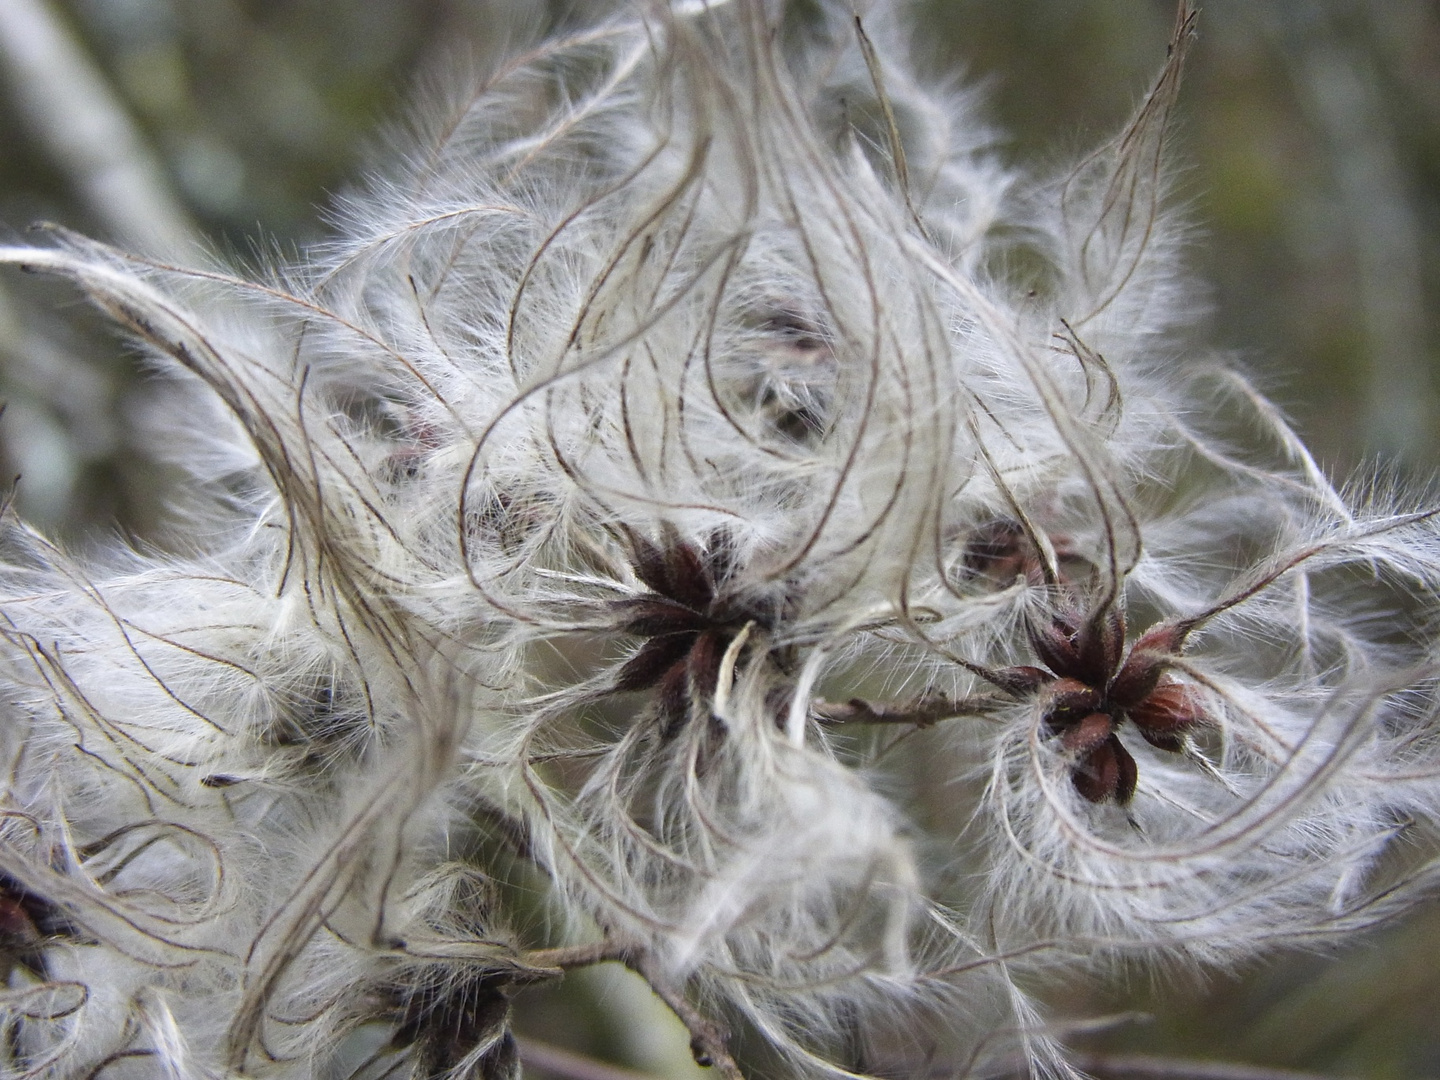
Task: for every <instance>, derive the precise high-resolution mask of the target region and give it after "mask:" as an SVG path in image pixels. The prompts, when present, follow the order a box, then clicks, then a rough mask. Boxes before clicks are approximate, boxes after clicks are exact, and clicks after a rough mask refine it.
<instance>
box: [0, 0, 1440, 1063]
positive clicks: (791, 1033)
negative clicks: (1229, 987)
mask: <svg viewBox="0 0 1440 1080" xmlns="http://www.w3.org/2000/svg"><path fill="white" fill-rule="evenodd" d="M1194 20H1195V16H1194V13H1193V12H1192V11H1191V10H1190V8H1189V6H1188V5H1187V4H1182V5H1181V7H1180V10H1179V12H1178V14H1177V18H1176V23H1175V29H1174V35H1173V39H1172V41H1171V44H1170V51H1169V55H1168V58H1167V59H1166V62H1165V66H1164V67H1163V69H1162V70H1161V72H1160V75H1159V77H1158V79H1157V80H1156V82H1155V84H1154V86H1153V88H1152V89H1151V91H1150V93H1149V94H1148V95H1147V96H1146V98H1145V100H1144V102H1143V104H1142V105H1141V107H1140V109H1139V110H1138V112H1137V113H1136V115H1135V117H1134V118H1133V119H1132V120H1131V121H1130V123H1129V124H1128V125H1127V126H1126V127H1125V128H1124V129H1123V130H1122V131H1121V132H1120V133H1119V134H1118V135H1117V136H1116V137H1115V138H1114V140H1112V141H1111V142H1110V143H1108V144H1106V145H1105V146H1102V147H1101V148H1099V149H1098V150H1096V151H1095V152H1094V153H1092V154H1090V155H1089V156H1087V157H1086V158H1085V159H1084V160H1082V161H1081V162H1080V163H1079V164H1077V165H1076V166H1075V167H1074V168H1073V169H1071V170H1069V171H1067V172H1063V173H1061V174H1059V175H1056V176H1051V177H1042V178H1039V179H1035V178H1028V177H1024V176H1020V175H1018V174H1015V173H1012V172H1011V171H1010V170H1008V169H1007V168H1005V167H1003V166H1002V165H1001V164H1000V163H999V162H998V161H997V159H996V158H995V156H994V155H993V154H992V153H991V151H990V150H989V142H990V136H989V134H988V131H987V128H986V126H985V125H984V123H983V122H982V121H981V120H980V119H979V118H977V116H976V115H975V113H974V103H973V102H972V100H971V98H970V97H969V96H967V95H966V94H965V93H964V92H961V91H955V90H937V89H934V88H931V87H928V86H926V85H925V84H924V83H923V82H922V80H920V79H919V77H918V76H916V75H915V74H914V73H913V64H912V62H911V60H910V59H909V58H908V55H907V49H906V41H907V38H906V30H905V28H904V26H903V25H901V23H900V22H899V20H898V19H897V18H896V16H895V13H894V12H893V11H892V10H890V8H889V7H888V6H877V7H876V8H875V9H874V10H866V9H859V10H856V9H852V8H851V7H849V6H846V5H845V4H842V3H839V2H833V3H832V2H828V0H827V2H825V3H821V4H800V3H793V4H790V3H780V2H766V0H729V2H728V3H724V2H716V3H699V2H693V3H692V2H684V3H681V2H677V3H674V4H672V5H669V6H665V5H662V4H658V3H650V4H635V5H631V6H628V7H626V8H624V9H622V10H620V11H619V12H617V13H615V14H612V15H609V16H607V17H605V18H603V19H601V20H599V21H597V22H595V23H593V24H591V25H588V26H586V27H583V28H581V29H576V30H573V31H571V32H569V33H568V34H567V35H566V36H562V37H558V38H554V39H550V40H545V41H541V42H537V43H535V44H533V45H532V46H530V47H529V48H527V49H526V50H524V51H522V52H520V53H518V54H517V55H515V56H514V57H512V58H511V59H509V60H508V61H506V62H504V63H503V64H502V65H500V66H498V67H496V68H494V69H493V70H489V71H486V72H483V73H480V74H478V75H476V76H475V77H474V78H473V80H472V81H470V82H466V83H464V84H463V85H457V86H456V87H455V88H454V90H453V91H452V92H451V93H450V94H448V95H433V96H432V98H431V100H429V101H427V102H426V103H425V104H424V105H423V106H422V107H421V109H420V110H419V111H418V113H417V119H416V122H415V124H414V130H413V131H412V132H411V134H410V135H409V136H407V139H408V142H407V144H406V146H405V147H404V148H403V151H402V152H400V153H397V154H396V155H395V161H396V165H395V167H394V168H393V169H392V170H391V171H389V172H386V173H383V174H381V175H378V176H376V177H374V178H372V179H371V180H370V181H369V183H368V184H367V185H366V186H365V187H364V188H363V189H361V190H359V191H357V192H355V193H353V194H352V195H350V196H349V197H348V198H346V199H345V200H344V201H343V202H342V203H341V204H340V206H339V207H338V209H337V210H336V213H335V232H334V236H333V238H332V239H331V240H330V241H328V242H327V243H325V244H322V245H320V246H318V247H316V248H314V249H312V250H310V251H309V252H307V253H306V255H305V257H304V258H303V259H301V260H298V261H295V262H293V263H289V264H286V265H283V266H280V267H279V268H277V269H275V270H273V271H272V272H271V273H269V274H268V275H264V276H256V277H247V276H243V275H236V274H234V273H231V272H229V271H226V270H224V269H221V268H219V267H217V266H211V267H201V268H182V267H179V266H174V265H169V264H166V263H161V262H157V261H154V260H148V259H142V258H138V257H134V256H129V255H126V254H124V253H122V252H119V251H116V250H113V249H110V248H107V247H104V246H102V245H100V244H98V243H95V242H92V241H89V240H86V239H84V238H81V237H78V236H75V235H71V234H68V233H63V232H59V231H56V232H53V233H52V235H51V237H50V241H51V242H49V243H48V244H42V245H37V246H32V247H8V248H3V249H0V260H3V261H4V262H7V263H11V264H15V265H19V266H21V267H25V268H28V269H31V270H35V271H40V272H45V273H50V274H56V275H59V276H61V277H64V278H68V279H70V280H71V281H72V282H73V283H74V284H75V286H76V287H77V288H78V289H80V290H81V291H82V292H83V293H84V294H85V295H86V296H87V297H89V298H90V300H92V301H93V302H94V303H95V304H96V305H97V306H98V307H99V308H100V309H101V310H102V311H103V312H105V313H106V314H107V315H108V316H110V317H111V318H112V319H113V320H114V321H115V322H116V324H117V325H118V326H119V327H121V328H122V329H123V330H124V331H125V332H126V333H127V334H128V335H130V336H131V337H132V338H133V339H135V340H137V341H139V342H141V343H142V344H143V345H144V346H145V348H146V349H147V351H148V353H149V355H150V356H151V358H152V361H153V364H154V366H155V367H156V369H157V370H158V371H159V372H161V373H163V374H164V375H166V376H168V377H169V378H170V379H171V380H172V381H173V382H174V383H175V384H176V388H177V389H176V394H177V396H176V398H175V400H177V401H180V400H183V401H184V402H186V407H185V415H184V416H183V417H180V416H177V417H176V425H177V430H178V429H179V428H180V427H181V425H182V424H183V425H185V427H184V430H183V431H181V432H180V433H178V434H177V435H176V438H177V439H184V440H186V445H187V446H189V447H191V452H189V453H187V454H186V455H185V456H186V461H187V463H188V464H189V465H190V467H191V474H192V475H191V479H190V484H191V487H192V488H193V491H192V492H191V494H190V496H189V498H188V501H187V505H193V506H195V507H198V508H199V509H195V510H193V511H192V513H194V514H195V520H194V530H193V537H194V540H193V548H192V550H190V551H189V552H187V553H183V554H171V555H157V554H153V553H148V552H138V551H130V550H118V549H117V550H113V551H111V552H109V553H108V554H105V555H100V556H94V557H90V558H87V559H78V558H75V557H72V556H71V555H69V554H67V553H66V552H64V551H63V550H60V549H59V548H57V547H56V546H54V545H52V544H51V543H50V542H48V541H47V540H46V539H45V538H43V537H42V536H40V535H38V534H36V533H35V532H33V531H31V530H30V529H28V528H27V527H26V526H25V525H24V524H22V523H21V522H20V521H18V520H17V519H16V518H15V516H14V515H13V514H12V513H9V512H7V513H6V514H5V517H4V522H3V528H4V536H3V551H0V559H3V566H0V686H3V696H4V701H5V707H6V709H7V715H8V718H9V722H8V723H7V724H6V725H5V728H4V734H3V736H0V738H3V745H4V748H5V752H6V754H7V758H8V761H9V769H8V777H9V779H8V786H7V788H6V801H5V808H4V811H3V814H0V936H3V941H4V945H5V952H4V955H5V956H6V957H7V958H8V964H9V969H8V970H9V975H8V978H9V982H8V984H7V985H8V988H7V989H5V990H4V991H3V993H0V1002H3V1007H4V1008H5V1009H6V1010H7V1012H6V1014H5V1016H6V1020H5V1022H6V1025H7V1027H6V1030H7V1032H10V1033H12V1036H13V1037H12V1038H11V1039H10V1041H9V1042H8V1044H7V1048H6V1049H5V1051H4V1052H3V1055H0V1056H3V1059H4V1060H3V1066H0V1075H3V1076H6V1077H15V1078H20V1077H25V1078H30V1077H37V1078H38V1077H57V1078H58V1077H62V1076H64V1077H70V1076H87V1075H88V1076H98V1075H100V1074H101V1073H106V1072H108V1073H111V1074H120V1073H124V1074H125V1075H131V1074H134V1075H142V1074H143V1075H162V1074H163V1075H175V1076H180V1075H184V1076H191V1075H193V1076H215V1077H220V1076H236V1075H246V1076H251V1075H253V1076H277V1077H279V1076H310V1075H317V1074H318V1075H327V1076H329V1075H334V1076H348V1077H352V1078H354V1080H362V1078H368V1080H378V1078H380V1077H396V1076H408V1077H414V1078H417V1080H418V1078H431V1077H462V1076H464V1077H470V1076H473V1077H483V1078H499V1077H510V1076H514V1075H516V1074H517V1069H518V1055H517V1048H516V1042H515V1039H514V1037H513V1036H512V1034H511V1032H510V1017H511V1012H512V1008H513V1003H514V1001H515V1000H516V998H517V995H520V994H522V992H523V991H524V990H525V988H526V987H528V986H531V985H534V984H538V983H544V982H547V981H550V980H554V979H556V978H559V977H560V976H561V975H562V974H563V973H564V972H565V971H566V970H569V969H572V968H576V967H581V966H586V965H590V964H599V963H607V962H613V963H619V964H623V965H626V966H627V967H629V968H630V969H632V970H633V971H634V972H636V973H638V974H639V975H640V976H641V977H643V978H644V979H645V980H647V981H648V983H649V984H650V986H651V987H652V988H653V989H654V990H655V991H656V993H657V994H658V995H659V997H660V998H661V999H662V1000H663V1001H664V1002H665V1004H666V1005H668V1006H669V1007H670V1008H671V1009H672V1010H673V1011H674V1012H675V1014H676V1015H677V1016H678V1017H679V1018H680V1019H681V1020H682V1021H683V1022H684V1023H685V1025H686V1026H687V1027H688V1029H689V1032H690V1035H691V1036H692V1038H693V1042H692V1046H693V1048H694V1051H695V1054H696V1057H697V1060H701V1061H702V1062H704V1063H709V1064H713V1065H714V1066H715V1068H716V1069H717V1070H718V1071H719V1073H720V1074H721V1075H722V1076H726V1077H730V1078H734V1077H738V1076H741V1075H743V1070H744V1068H745V1067H746V1066H745V1065H744V1062H745V1061H747V1060H749V1058H748V1057H747V1055H746V1054H738V1056H737V1053H736V1052H732V1048H731V1040H730V1039H729V1036H730V1035H731V1034H732V1033H737V1032H739V1033H743V1034H744V1035H745V1036H746V1037H747V1039H748V1040H749V1042H748V1043H747V1045H748V1046H750V1047H751V1048H752V1049H751V1050H750V1051H749V1054H750V1056H753V1057H755V1059H756V1060H760V1055H762V1053H770V1054H773V1055H775V1056H776V1057H777V1059H778V1060H783V1061H784V1062H786V1063H787V1064H788V1067H789V1068H791V1069H792V1070H793V1071H794V1072H795V1073H796V1074H806V1075H811V1074H813V1075H831V1076H853V1075H864V1074H870V1073H877V1074H883V1075H915V1074H917V1073H916V1070H920V1069H924V1068H936V1069H939V1070H940V1071H941V1072H943V1073H944V1074H945V1075H954V1076H967V1075H985V1074H993V1073H994V1072H996V1071H997V1070H999V1069H1002V1068H1014V1067H1015V1065H1016V1063H1017V1061H1019V1062H1024V1063H1025V1065H1026V1067H1028V1068H1030V1069H1032V1070H1033V1071H1034V1072H1035V1073H1036V1074H1041V1075H1062V1076H1063V1075H1068V1074H1069V1072H1070V1068H1069V1066H1068V1065H1067V1064H1066V1063H1065V1060H1064V1057H1063V1054H1062V1053H1061V1051H1060V1049H1059V1047H1058V1045H1057V1043H1056V1042H1055V1029H1054V1028H1053V1027H1051V1026H1050V1025H1049V1022H1048V1021H1047V1020H1046V1019H1045V1017H1044V1014H1043V1011H1042V1008H1041V1006H1040V1005H1039V1004H1037V1003H1036V1002H1035V1001H1033V1000H1032V997H1031V995H1032V994H1034V993H1036V992H1037V991H1040V992H1041V996H1043V988H1044V986H1045V985H1046V981H1047V980H1051V979H1054V978H1055V977H1056V976H1057V974H1063V973H1069V972H1074V971H1077V970H1086V971H1090V970H1096V969H1104V968H1107V967H1110V966H1113V965H1118V964H1122V963H1132V962H1151V963H1156V964H1169V965H1174V964H1178V963H1189V964H1229V963H1235V962H1237V961H1239V960H1241V959H1243V958H1246V957H1250V956H1253V955H1255V954H1257V953H1258V952H1260V951H1263V950H1265V949H1267V948H1270V947H1272V946H1274V945H1276V944H1278V943H1285V942H1300V941H1309V940H1312V939H1316V938H1321V937H1332V936H1337V935H1344V934H1346V933H1351V932H1354V931H1357V930H1359V929H1361V928H1364V927H1367V926H1370V925H1372V924H1374V923H1375V922H1377V921H1378V920H1381V919H1384V918H1386V917H1388V916H1390V915H1391V914H1393V913H1395V912H1397V911H1400V910H1402V909H1404V908H1405V907H1406V906H1407V905H1409V904H1410V903H1412V902H1413V901H1414V900H1415V899H1416V898H1418V897H1421V896H1425V895H1429V894H1430V893H1431V892H1433V886H1434V878H1435V874H1436V863H1435V862H1434V855H1433V852H1432V851H1431V850H1430V849H1429V848H1427V846H1426V841H1424V840H1423V839H1418V838H1423V837H1424V836H1425V835H1426V834H1427V833H1428V831H1429V827H1430V825H1431V824H1432V823H1433V821H1434V819H1435V817H1436V814H1437V812H1440V771H1437V770H1440V760H1437V749H1440V748H1437V734H1440V727H1437V724H1436V701H1435V689H1436V677H1437V674H1440V672H1437V667H1436V661H1435V654H1434V643H1433V632H1432V628H1433V626H1434V625H1435V615H1436V612H1435V611H1434V610H1432V608H1433V606H1434V599H1433V598H1434V597H1435V595H1436V593H1437V588H1440V538H1437V535H1436V532H1437V529H1436V523H1435V518H1434V515H1435V513H1436V511H1435V510H1434V509H1432V508H1430V507H1429V506H1428V505H1427V504H1426V503H1425V502H1424V501H1423V500H1421V499H1419V498H1417V497H1416V496H1414V495H1410V494H1407V493H1405V492H1403V491H1400V490H1391V489H1388V488H1386V487H1384V486H1383V485H1380V484H1377V483H1372V484H1370V485H1368V486H1367V487H1365V488H1360V487H1358V486H1357V487H1354V488H1351V489H1348V490H1342V489H1339V488H1337V487H1335V486H1332V484H1331V483H1330V481H1329V480H1328V479H1327V478H1326V477H1325V475H1324V473H1323V472H1322V471H1321V470H1320V469H1319V468H1318V467H1317V466H1316V465H1315V463H1314V462H1313V461H1312V459H1311V458H1310V456H1309V455H1308V453H1307V452H1306V450H1305V448H1304V446H1303V445H1302V444H1301V443H1300V442H1299V440H1298V439H1297V438H1296V437H1295V435H1294V434H1293V433H1292V432H1291V431H1290V430H1289V428H1288V427H1286V425H1285V423H1284V421H1283V420H1282V419H1281V417H1280V416H1279V414H1278V412H1277V410H1276V409H1275V408H1274V407H1273V406H1272V405H1270V404H1269V403H1268V402H1267V401H1266V400H1265V399H1264V398H1263V397H1262V396H1261V395H1260V394H1259V393H1257V392H1256V391H1255V389H1253V388H1252V387H1251V386H1250V385H1249V384H1248V383H1247V382H1246V381H1245V380H1244V379H1243V378H1242V377H1241V376H1240V375H1239V374H1237V373H1235V372H1233V371H1230V370H1227V369H1226V368H1225V367H1223V366H1222V365H1220V364H1218V363H1216V362H1213V361H1211V360H1210V359H1208V358H1207V357H1206V356H1205V355H1204V354H1203V353H1198V352H1197V351H1196V350H1195V347H1194V346H1193V345H1192V344H1190V343H1189V342H1188V341H1187V338H1186V333H1187V328H1188V325H1189V323H1190V321H1191V319H1192V317H1193V315H1194V310H1193V305H1192V304H1191V302H1190V301H1189V299H1188V297H1189V295H1190V293H1191V291H1192V290H1191V287H1190V285H1189V284H1188V282H1187V280H1186V279H1185V277H1184V275H1183V273H1182V270H1181V267H1180V242H1179V234H1180V226H1179V224H1178V223H1177V222H1176V221H1174V220H1173V219H1172V217H1171V216H1170V215H1169V213H1168V212H1167V210H1166V207H1165V195H1166V178H1167V173H1166V166H1165V137H1166V129H1167V124H1168V122H1169V117H1170V112H1171V108H1172V105H1173V104H1174V101H1175V98H1176V94H1177V93H1178V90H1179V83H1180V75H1181V69H1182V66H1183V63H1184V58H1185V54H1186V51H1187V49H1188V48H1189V46H1190V43H1191V40H1192V38H1193V34H1194ZM1019 268H1024V269H1023V270H1022V269H1019ZM180 395H184V396H183V397H181V396H180ZM1362 582H1363V583H1364V584H1365V586H1366V587H1365V589H1364V590H1363V591H1362V590H1361V589H1360V588H1359V587H1358V586H1359V585H1360V584H1361V583H1362ZM1402 835H1406V836H1407V837H1416V838H1417V839H1414V840H1408V839H1407V842H1406V843H1405V844H1404V845H1400V844H1397V843H1396V840H1397V838H1399V837H1401V836H1402ZM521 877H523V880H524V882H525V887H524V889H523V890H516V889H513V888H509V887H508V886H507V882H508V883H509V884H513V883H514V882H515V881H517V880H519V879H520V878H521ZM537 891H538V892H539V893H540V894H542V895H543V901H536V900H535V899H534V897H535V894H536V893H537ZM521 893H524V896H525V898H526V899H524V900H522V899H517V897H518V896H519V895H520V894H521ZM537 903H543V904H544V905H546V908H545V910H546V912H547V914H546V916H545V918H543V919H539V918H537V917H536V916H535V910H534V909H535V905H536V904H537ZM527 904H529V905H530V907H528V908H527V907H526V905H527ZM537 924H542V926H543V928H542V926H537ZM522 1000H523V999H522ZM376 1032H379V1033H380V1034H378V1035H377V1034H376ZM900 1033H906V1034H905V1035H903V1036H902V1035H901V1034H900ZM762 1045H763V1046H768V1047H769V1049H768V1050H767V1051H762V1050H760V1049H757V1048H758V1047H761V1046H762Z"/></svg>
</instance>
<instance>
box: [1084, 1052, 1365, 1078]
mask: <svg viewBox="0 0 1440 1080" xmlns="http://www.w3.org/2000/svg"><path fill="white" fill-rule="evenodd" d="M1071 1061H1072V1062H1073V1063H1074V1064H1075V1065H1076V1066H1078V1067H1079V1068H1080V1069H1082V1070H1084V1071H1085V1072H1087V1073H1090V1074H1091V1075H1092V1076H1094V1077H1096V1078H1097V1080H1339V1078H1336V1077H1327V1076H1322V1075H1320V1074H1317V1073H1306V1072H1297V1071H1295V1070H1293V1069H1276V1068H1269V1067H1267V1066H1264V1065H1247V1064H1244V1063H1242V1062H1233V1061H1200V1060H1194V1059H1190V1058H1174V1057H1161V1056H1158V1055H1154V1054H1074V1055H1072V1056H1071Z"/></svg>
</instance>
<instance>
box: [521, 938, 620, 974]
mask: <svg viewBox="0 0 1440 1080" xmlns="http://www.w3.org/2000/svg"><path fill="white" fill-rule="evenodd" d="M626 955H627V953H626V949H625V948H624V947H623V946H620V945H616V944H615V943H614V942H611V941H597V942H595V943H594V944H590V945H563V946H561V947H559V948H556V949H535V950H534V951H532V952H528V953H526V954H525V963H527V964H530V965H533V966H534V967H544V968H560V969H561V970H564V971H570V970H572V969H574V968H581V967H591V966H593V965H595V964H603V963H606V962H607V961H610V960H624V959H625V957H626Z"/></svg>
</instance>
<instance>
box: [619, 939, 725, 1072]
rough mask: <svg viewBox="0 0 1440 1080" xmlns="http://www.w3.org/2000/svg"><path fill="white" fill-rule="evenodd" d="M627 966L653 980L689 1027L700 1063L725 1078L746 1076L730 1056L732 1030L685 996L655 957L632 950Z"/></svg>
mask: <svg viewBox="0 0 1440 1080" xmlns="http://www.w3.org/2000/svg"><path fill="white" fill-rule="evenodd" d="M625 966H626V967H628V968H629V969H630V970H631V971H633V972H635V974H637V975H639V976H640V977H641V978H642V979H644V980H645V981H646V982H647V983H649V984H650V989H651V990H653V991H655V996H656V997H658V998H659V999H660V1000H661V1001H663V1002H665V1004H666V1005H668V1006H669V1007H670V1011H671V1012H673V1013H674V1014H675V1015H676V1016H677V1017H679V1019H680V1022H681V1023H682V1024H684V1025H685V1027H686V1029H687V1030H689V1032H690V1053H692V1054H693V1055H695V1063H696V1064H697V1065H703V1066H713V1067H714V1069H715V1072H716V1073H717V1074H718V1075H719V1076H721V1077H723V1078H724V1080H745V1074H744V1073H742V1072H741V1071H740V1066H739V1065H737V1064H736V1063H735V1059H734V1058H733V1057H731V1056H730V1050H729V1046H728V1044H729V1041H730V1033H729V1032H728V1031H726V1030H725V1028H724V1027H723V1026H721V1025H720V1024H718V1023H716V1022H715V1021H714V1020H711V1019H710V1018H709V1017H708V1016H706V1015H705V1014H704V1013H702V1012H701V1011H700V1010H699V1009H697V1008H696V1007H695V1005H694V1004H693V1003H692V1002H691V1001H690V999H689V998H687V997H686V996H685V990H684V988H683V987H678V986H675V985H674V984H673V983H672V982H671V981H670V980H669V978H668V977H667V976H666V974H665V973H664V972H663V971H662V970H661V969H660V967H659V965H657V964H656V963H655V961H654V959H653V958H651V957H650V956H649V955H648V954H647V953H644V952H641V951H639V950H635V951H631V952H629V953H628V954H627V955H626V957H625Z"/></svg>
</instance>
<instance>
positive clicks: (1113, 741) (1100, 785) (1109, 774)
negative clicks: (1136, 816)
mask: <svg viewBox="0 0 1440 1080" xmlns="http://www.w3.org/2000/svg"><path fill="white" fill-rule="evenodd" d="M1070 778H1071V782H1072V783H1073V784H1074V785H1075V790H1076V791H1078V792H1079V793H1080V795H1081V796H1082V797H1083V798H1085V799H1088V800H1089V801H1090V802H1092V803H1101V802H1108V801H1110V800H1112V799H1113V800H1114V801H1115V802H1117V803H1119V804H1120V805H1121V806H1124V805H1125V804H1126V803H1128V802H1129V801H1130V800H1131V799H1132V798H1134V796H1135V785H1136V783H1137V782H1138V780H1139V772H1138V770H1137V769H1136V767H1135V759H1134V758H1133V757H1131V756H1130V751H1128V750H1126V749H1125V747H1124V746H1123V745H1122V744H1121V742H1120V740H1119V739H1118V738H1116V737H1115V735H1113V734H1111V735H1110V736H1109V738H1107V739H1106V740H1105V741H1104V742H1102V743H1101V744H1100V745H1099V746H1097V747H1095V748H1094V749H1093V750H1091V751H1090V752H1089V753H1087V754H1086V755H1085V756H1084V757H1082V758H1081V759H1080V761H1079V762H1078V763H1077V764H1076V765H1075V768H1074V769H1073V770H1072V771H1071V774H1070Z"/></svg>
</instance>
